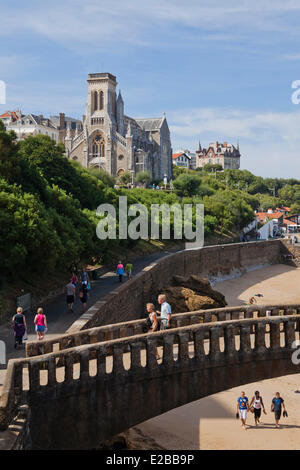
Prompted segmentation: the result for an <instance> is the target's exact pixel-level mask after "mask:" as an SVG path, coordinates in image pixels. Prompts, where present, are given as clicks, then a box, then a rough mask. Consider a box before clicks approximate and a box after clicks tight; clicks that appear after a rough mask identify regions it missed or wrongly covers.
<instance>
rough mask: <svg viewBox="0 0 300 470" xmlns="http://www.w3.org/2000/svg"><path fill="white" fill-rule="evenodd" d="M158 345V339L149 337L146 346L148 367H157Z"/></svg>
mask: <svg viewBox="0 0 300 470" xmlns="http://www.w3.org/2000/svg"><path fill="white" fill-rule="evenodd" d="M156 345H157V341H156V339H154V338H149V337H148V338H147V342H146V348H147V367H149V368H150V369H154V367H157V366H158V364H157V360H156Z"/></svg>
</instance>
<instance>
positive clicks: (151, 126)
mask: <svg viewBox="0 0 300 470" xmlns="http://www.w3.org/2000/svg"><path fill="white" fill-rule="evenodd" d="M163 120H164V117H161V118H153V119H135V121H136V122H137V124H138V125H139V126H140V127H141V128H142V129H144V130H145V131H155V130H158V129H160V128H161V125H162V122H163Z"/></svg>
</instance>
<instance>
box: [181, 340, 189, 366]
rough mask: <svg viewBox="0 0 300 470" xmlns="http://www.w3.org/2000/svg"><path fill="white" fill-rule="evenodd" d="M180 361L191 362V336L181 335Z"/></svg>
mask: <svg viewBox="0 0 300 470" xmlns="http://www.w3.org/2000/svg"><path fill="white" fill-rule="evenodd" d="M178 336H179V345H178V346H179V351H178V360H179V361H180V362H181V363H183V362H186V361H188V360H189V334H188V333H179V335H178Z"/></svg>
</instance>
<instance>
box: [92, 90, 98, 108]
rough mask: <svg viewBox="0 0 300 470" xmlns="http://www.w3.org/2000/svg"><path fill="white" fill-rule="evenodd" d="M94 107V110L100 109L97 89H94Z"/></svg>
mask: <svg viewBox="0 0 300 470" xmlns="http://www.w3.org/2000/svg"><path fill="white" fill-rule="evenodd" d="M93 109H94V111H97V109H98V93H97V92H96V91H94V94H93Z"/></svg>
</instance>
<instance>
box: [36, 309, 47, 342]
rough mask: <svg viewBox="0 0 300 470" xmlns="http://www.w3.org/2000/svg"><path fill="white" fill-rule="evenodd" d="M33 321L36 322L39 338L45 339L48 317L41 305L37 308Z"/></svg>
mask: <svg viewBox="0 0 300 470" xmlns="http://www.w3.org/2000/svg"><path fill="white" fill-rule="evenodd" d="M33 321H34V324H35V331H36V336H37V340H38V341H41V340H42V339H44V337H45V333H46V331H47V319H46V315H45V314H44V311H43V309H42V308H41V307H40V308H38V309H37V314H36V316H35V317H34V320H33Z"/></svg>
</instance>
